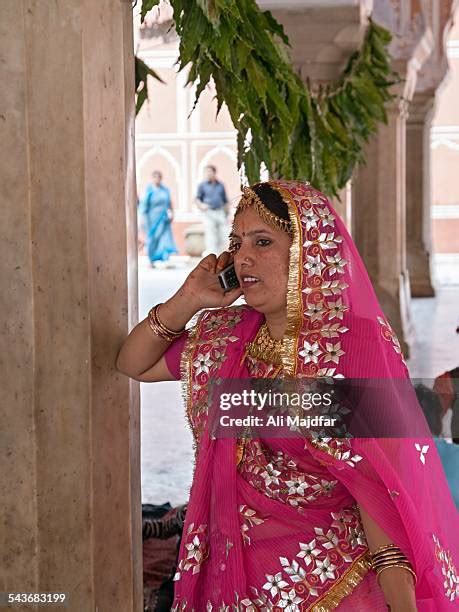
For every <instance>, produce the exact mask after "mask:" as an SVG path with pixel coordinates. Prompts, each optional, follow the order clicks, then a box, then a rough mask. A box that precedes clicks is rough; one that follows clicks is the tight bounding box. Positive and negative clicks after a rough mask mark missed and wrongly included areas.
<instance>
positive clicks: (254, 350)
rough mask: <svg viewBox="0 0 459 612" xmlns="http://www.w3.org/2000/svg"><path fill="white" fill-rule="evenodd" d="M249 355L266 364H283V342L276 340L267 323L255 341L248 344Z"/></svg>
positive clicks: (259, 331) (261, 328)
mask: <svg viewBox="0 0 459 612" xmlns="http://www.w3.org/2000/svg"><path fill="white" fill-rule="evenodd" d="M247 354H248V355H250V357H253V358H254V359H261V360H262V361H264V362H265V363H272V364H274V365H281V364H282V340H274V338H272V337H271V334H270V333H269V329H268V326H267V325H266V323H263V325H262V326H261V327H260V329H259V330H258V333H257V335H256V336H255V339H254V340H253V341H252V342H249V343H248V344H247Z"/></svg>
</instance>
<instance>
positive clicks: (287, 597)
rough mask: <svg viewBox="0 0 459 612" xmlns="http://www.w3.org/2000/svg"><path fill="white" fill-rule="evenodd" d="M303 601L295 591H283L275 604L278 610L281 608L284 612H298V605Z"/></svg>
mask: <svg viewBox="0 0 459 612" xmlns="http://www.w3.org/2000/svg"><path fill="white" fill-rule="evenodd" d="M303 601H304V599H303V598H302V597H299V596H298V595H297V594H296V591H295V589H290V591H288V592H287V591H283V592H282V593H281V599H280V600H279V601H278V602H277V605H278V606H279V608H283V609H284V610H285V612H299V607H298V604H300V603H302V602H303Z"/></svg>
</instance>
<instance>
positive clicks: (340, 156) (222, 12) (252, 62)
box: [136, 0, 400, 195]
mask: <svg viewBox="0 0 459 612" xmlns="http://www.w3.org/2000/svg"><path fill="white" fill-rule="evenodd" d="M157 4H158V0H143V2H142V8H141V15H142V21H143V19H144V17H145V15H146V13H147V11H148V10H150V9H151V8H153V7H154V6H156V5H157ZM170 4H171V6H172V8H173V11H174V20H175V26H176V30H177V33H178V35H179V37H180V45H179V53H180V58H179V69H180V70H182V69H184V68H185V67H186V68H187V69H189V73H188V82H189V83H196V84H197V87H196V101H197V100H198V98H199V96H200V95H201V93H202V91H203V90H204V88H205V87H206V85H207V83H208V82H209V80H210V79H211V78H213V80H214V82H215V87H216V98H217V113H218V112H219V111H220V109H221V107H222V105H223V103H225V104H226V106H227V108H228V111H229V114H230V117H231V121H232V122H233V125H234V127H235V129H236V131H237V147H238V167H239V168H241V166H244V168H245V172H246V175H247V177H248V179H249V180H250V181H256V180H258V179H259V175H260V164H261V163H264V164H266V167H267V168H268V169H270V171H271V173H272V175H273V176H283V177H284V178H301V179H305V180H310V181H311V182H312V183H313V184H314V185H315V186H316V187H318V188H319V189H321V190H323V191H324V192H325V193H327V194H329V195H336V194H337V193H338V191H339V190H340V189H341V188H342V187H343V186H344V185H345V184H346V181H347V180H348V179H349V177H350V176H351V174H352V172H353V169H354V167H355V166H356V164H358V163H360V162H361V161H362V160H363V150H364V149H363V147H364V145H365V142H366V141H367V140H368V138H369V137H370V136H371V134H372V133H374V132H375V130H376V129H377V126H378V123H379V122H381V121H385V120H386V118H387V117H386V110H385V106H386V105H387V103H388V102H390V101H391V100H392V99H393V94H392V93H391V86H392V85H393V84H394V83H396V82H398V81H399V80H400V79H399V77H398V75H396V74H395V73H394V72H393V70H392V68H391V59H390V56H389V53H388V44H389V42H390V40H391V35H390V33H389V32H388V31H387V30H385V29H384V28H382V27H381V26H377V25H376V24H374V23H373V22H372V21H370V23H369V26H368V29H367V33H366V36H365V39H364V41H363V44H362V46H361V48H360V49H359V50H358V51H355V52H354V53H352V54H351V56H350V57H349V60H348V62H347V64H346V66H345V68H344V70H343V72H342V74H341V76H340V78H338V79H337V80H336V81H335V82H334V83H332V84H330V85H329V86H328V87H326V88H322V89H321V91H320V92H319V94H315V95H313V94H312V93H311V91H310V87H309V84H306V85H305V84H304V83H303V82H302V81H301V80H300V78H299V77H298V75H297V74H296V73H295V70H294V69H293V67H292V65H291V61H290V59H289V57H288V49H287V45H288V38H287V36H286V35H285V32H284V29H283V27H282V26H281V25H280V24H279V23H278V22H277V21H276V20H275V19H274V17H273V16H272V14H271V13H270V12H269V11H265V12H262V11H260V9H259V8H258V6H257V4H256V2H255V0H170ZM149 75H150V76H153V77H157V75H156V74H155V73H154V71H152V70H151V69H150V68H149V67H148V66H147V65H146V64H144V63H143V62H141V60H139V62H138V61H137V60H136V92H137V104H136V106H137V109H140V108H141V106H142V104H143V103H144V102H145V100H146V99H147V93H148V91H147V81H148V76H149ZM157 78H158V77H157ZM196 101H195V102H196ZM249 134H250V139H248V135H249ZM249 141H250V144H248V143H249Z"/></svg>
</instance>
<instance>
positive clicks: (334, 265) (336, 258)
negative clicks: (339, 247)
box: [327, 253, 347, 274]
mask: <svg viewBox="0 0 459 612" xmlns="http://www.w3.org/2000/svg"><path fill="white" fill-rule="evenodd" d="M327 261H328V263H329V264H331V267H330V274H335V273H336V272H338V274H344V266H346V265H347V261H346V260H345V259H343V258H342V257H341V255H340V254H339V253H337V254H336V255H332V256H330V255H327Z"/></svg>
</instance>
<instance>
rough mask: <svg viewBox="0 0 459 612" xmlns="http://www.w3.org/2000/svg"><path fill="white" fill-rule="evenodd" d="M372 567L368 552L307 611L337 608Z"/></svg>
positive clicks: (318, 611) (321, 611)
mask: <svg viewBox="0 0 459 612" xmlns="http://www.w3.org/2000/svg"><path fill="white" fill-rule="evenodd" d="M370 568H371V561H370V555H369V553H368V552H366V553H364V554H363V556H362V557H360V558H359V559H357V560H356V561H354V563H353V564H352V565H351V567H350V568H349V569H348V571H347V572H346V573H345V574H343V576H341V578H340V580H339V581H338V582H337V584H335V585H334V586H333V587H332V588H331V589H330V590H329V591H328V592H327V593H325V595H324V596H323V597H321V599H319V600H318V601H316V602H315V603H314V604H312V606H310V607H309V608H308V609H307V612H329V610H334V609H335V608H337V607H338V606H339V604H340V603H341V601H342V600H343V599H344V598H345V597H347V596H348V595H350V594H351V593H352V591H353V590H354V589H355V588H356V587H357V586H358V585H359V584H360V583H361V582H362V580H363V579H364V578H365V576H366V575H367V573H368V571H369V569H370Z"/></svg>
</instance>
